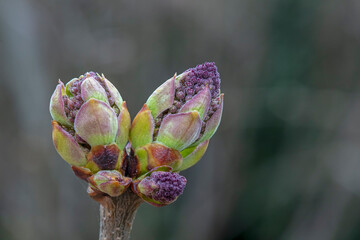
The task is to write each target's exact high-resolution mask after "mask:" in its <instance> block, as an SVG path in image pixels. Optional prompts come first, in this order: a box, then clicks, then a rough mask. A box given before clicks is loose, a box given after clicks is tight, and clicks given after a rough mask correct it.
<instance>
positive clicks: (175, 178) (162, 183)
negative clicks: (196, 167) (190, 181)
mask: <svg viewBox="0 0 360 240" xmlns="http://www.w3.org/2000/svg"><path fill="white" fill-rule="evenodd" d="M185 186H186V178H185V177H183V176H181V175H179V174H178V173H172V172H162V171H155V172H153V173H151V175H150V176H148V177H145V178H144V179H143V180H141V182H140V183H139V184H138V186H137V189H138V191H139V192H140V193H141V194H142V195H143V196H144V197H145V198H144V199H145V200H147V201H148V202H149V203H150V204H155V205H157V206H159V205H167V204H170V203H172V202H174V201H175V200H176V199H177V198H178V197H179V196H180V195H181V194H182V193H183V191H184V188H185Z"/></svg>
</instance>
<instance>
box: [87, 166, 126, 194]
mask: <svg viewBox="0 0 360 240" xmlns="http://www.w3.org/2000/svg"><path fill="white" fill-rule="evenodd" d="M88 182H89V183H90V185H91V186H92V187H93V188H95V189H97V190H99V191H101V192H103V193H106V194H108V195H109V196H111V197H117V196H120V195H121V194H122V193H123V192H124V191H125V190H126V189H127V188H128V187H129V186H130V184H131V178H128V177H124V176H123V175H122V174H121V173H120V172H118V171H116V170H111V171H109V170H104V171H99V172H97V173H96V174H94V175H92V176H91V177H90V178H88Z"/></svg>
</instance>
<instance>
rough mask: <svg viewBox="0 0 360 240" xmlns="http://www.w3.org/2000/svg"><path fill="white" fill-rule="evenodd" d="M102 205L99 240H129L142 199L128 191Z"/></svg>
mask: <svg viewBox="0 0 360 240" xmlns="http://www.w3.org/2000/svg"><path fill="white" fill-rule="evenodd" d="M108 200H109V201H107V204H101V205H100V234H99V240H128V239H129V237H130V232H131V228H132V224H133V221H134V219H135V215H136V211H137V209H138V207H139V206H140V204H141V203H142V199H141V198H139V197H138V196H137V195H136V194H134V193H133V192H132V191H131V190H127V191H126V192H124V193H123V194H121V195H120V196H119V197H115V198H109V199H108Z"/></svg>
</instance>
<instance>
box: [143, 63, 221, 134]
mask: <svg viewBox="0 0 360 240" xmlns="http://www.w3.org/2000/svg"><path fill="white" fill-rule="evenodd" d="M168 82H169V83H170V80H168V81H167V82H165V83H164V84H163V85H162V86H161V87H159V89H161V90H162V92H161V95H160V96H161V97H157V98H158V99H161V100H162V99H167V105H165V104H161V106H162V108H157V105H159V106H160V104H158V103H157V102H156V101H154V102H152V103H151V107H150V106H149V108H150V110H151V112H152V114H153V116H154V118H155V122H156V123H157V126H156V128H158V127H159V126H160V125H161V124H160V123H162V122H163V120H164V119H165V117H166V116H167V115H171V114H177V113H181V112H191V111H197V112H199V114H200V116H201V120H203V121H204V123H205V124H206V122H207V121H208V120H209V119H210V118H211V116H212V115H213V114H214V112H216V110H217V109H218V108H219V106H220V104H221V101H220V82H221V80H220V74H219V73H218V71H217V67H216V65H215V63H213V62H205V63H203V64H200V65H197V66H196V67H194V68H190V69H188V70H186V71H185V72H183V73H182V74H180V75H179V76H177V77H176V78H175V85H174V87H175V89H173V86H172V85H171V87H170V86H169V87H168V86H166V84H167V83H168ZM168 85H169V84H168ZM165 86H166V87H165ZM159 89H157V90H156V91H155V92H154V94H153V95H156V94H160V90H159ZM164 89H166V91H169V93H166V91H165V90H164ZM173 91H175V92H174V93H175V94H173ZM170 93H171V94H170ZM153 95H152V96H153ZM149 99H155V98H154V97H150V98H149ZM157 101H159V100H157ZM147 103H148V104H150V102H149V100H148V102H147ZM154 109H161V110H162V113H161V114H160V111H155V110H154ZM204 131H205V127H204V128H203V129H202V131H201V133H200V135H199V137H198V139H200V138H201V137H202V135H203V134H204ZM157 132H158V131H156V129H155V132H154V140H157V139H158V136H157V135H158V134H157Z"/></svg>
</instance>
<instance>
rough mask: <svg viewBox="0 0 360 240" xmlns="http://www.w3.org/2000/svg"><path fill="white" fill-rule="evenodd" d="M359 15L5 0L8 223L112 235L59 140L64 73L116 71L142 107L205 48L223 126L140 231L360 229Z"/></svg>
mask: <svg viewBox="0 0 360 240" xmlns="http://www.w3.org/2000/svg"><path fill="white" fill-rule="evenodd" d="M359 23H360V1H358V0H344V1H343V0H327V1H320V0H226V1H221V0H207V1H206V0H199V1H193V0H167V1H160V0H154V1H146V0H142V1H119V0H108V1H94V0H79V1H70V0H62V1H55V0H47V1H45V0H28V1H25V0H0V74H1V77H0V107H1V117H0V148H1V149H0V152H1V157H0V159H1V167H0V239H5V240H8V239H9V240H16V239H22V240H23V239H25V240H33V239H34V240H35V239H36V240H39V239H54V240H57V239H71V240H72V239H74V240H77V239H90V240H91V239H97V238H98V204H97V203H96V202H94V201H93V200H91V199H90V198H89V197H88V196H87V193H86V184H85V183H84V182H82V181H81V180H79V179H77V178H76V177H75V176H74V175H73V173H72V171H71V169H70V167H69V166H68V165H67V164H66V163H65V161H63V160H62V159H61V158H60V156H59V155H58V154H57V153H56V151H55V149H54V147H53V145H52V142H51V124H50V122H51V117H50V114H49V111H48V105H49V99H50V96H51V94H52V92H53V90H54V89H55V86H56V84H57V80H58V79H59V78H60V79H61V80H62V81H64V82H67V81H69V80H70V79H71V78H73V77H77V76H79V75H81V74H82V73H84V72H86V71H89V70H93V71H97V72H100V73H104V74H105V75H106V76H107V78H108V79H109V80H110V81H112V82H113V83H114V85H115V86H116V87H117V88H118V89H119V90H120V92H121V95H122V97H123V98H124V99H125V100H126V101H127V103H128V108H129V111H130V113H131V116H132V117H134V116H135V114H136V113H137V112H138V110H139V109H140V108H141V106H142V105H143V103H144V102H145V101H146V99H147V97H148V96H149V95H150V94H151V92H152V91H153V90H155V89H156V87H157V86H159V85H160V84H161V83H162V82H164V81H165V80H166V79H168V78H169V77H171V76H172V75H173V74H174V73H175V72H178V73H181V72H182V71H184V70H186V69H187V68H189V67H193V66H195V65H197V64H199V63H202V62H204V61H215V62H216V64H217V66H218V69H219V72H220V74H221V78H222V91H223V92H224V93H225V106H224V114H223V120H222V123H221V126H220V128H219V129H218V132H217V134H216V135H215V136H214V137H213V139H212V141H211V142H210V146H209V149H208V151H207V153H206V154H205V156H204V157H203V159H202V160H201V161H200V162H199V163H198V164H197V165H195V166H194V167H193V168H191V169H189V170H187V171H185V172H183V174H184V175H185V176H186V177H187V179H188V185H187V187H186V189H185V192H184V194H183V195H182V196H181V197H180V198H179V199H178V201H176V203H174V204H172V205H170V206H167V207H164V208H155V207H152V206H150V205H146V204H143V205H142V206H141V207H140V209H139V211H138V214H137V218H136V219H135V225H134V227H133V233H132V239H134V240H136V239H149V240H151V239H154V240H155V239H156V240H161V239H166V240H167V239H171V240H180V239H181V240H183V239H189V240H192V239H200V240H202V239H206V240H212V239H235V240H257V239H261V240H262V239H265V240H268V239H280V240H288V239H290V240H302V239H307V240H312V239H314V240H323V239H324V240H328V239H329V240H330V239H341V240H350V239H351V240H352V239H354V240H355V239H360V202H359V196H360V195H359V194H360V173H359V170H360V159H359V156H360V148H359V143H360V128H359V122H360V81H359V76H360V70H359V69H360V68H359V65H360V24H359Z"/></svg>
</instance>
